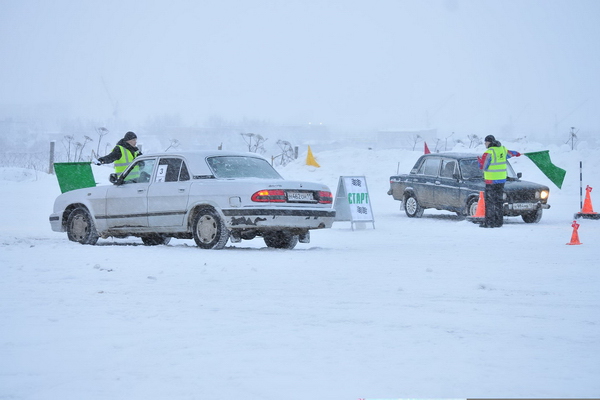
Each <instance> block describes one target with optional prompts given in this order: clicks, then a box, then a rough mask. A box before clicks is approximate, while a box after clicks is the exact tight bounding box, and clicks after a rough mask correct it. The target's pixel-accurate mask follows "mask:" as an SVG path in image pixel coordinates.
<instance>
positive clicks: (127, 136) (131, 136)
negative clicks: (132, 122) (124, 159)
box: [123, 131, 137, 142]
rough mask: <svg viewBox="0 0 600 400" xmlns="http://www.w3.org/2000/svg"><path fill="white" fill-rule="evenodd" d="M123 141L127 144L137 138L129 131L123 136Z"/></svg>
mask: <svg viewBox="0 0 600 400" xmlns="http://www.w3.org/2000/svg"><path fill="white" fill-rule="evenodd" d="M123 139H124V140H125V141H126V142H128V141H130V140H131V139H137V136H136V134H135V133H133V132H131V131H129V132H127V133H126V134H125V136H124V137H123Z"/></svg>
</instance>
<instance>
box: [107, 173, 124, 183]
mask: <svg viewBox="0 0 600 400" xmlns="http://www.w3.org/2000/svg"><path fill="white" fill-rule="evenodd" d="M108 180H109V181H110V183H112V184H113V185H120V184H121V183H123V182H121V180H120V179H119V174H117V173H114V172H113V173H112V174H110V175H109V176H108Z"/></svg>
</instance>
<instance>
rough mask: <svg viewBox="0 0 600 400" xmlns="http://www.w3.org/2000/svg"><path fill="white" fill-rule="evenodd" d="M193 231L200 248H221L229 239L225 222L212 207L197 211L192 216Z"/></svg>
mask: <svg viewBox="0 0 600 400" xmlns="http://www.w3.org/2000/svg"><path fill="white" fill-rule="evenodd" d="M193 231H194V241H195V242H196V244H197V245H198V247H200V248H202V249H215V250H219V249H222V248H223V247H225V245H226V244H227V240H228V239H229V231H228V230H227V227H226V226H225V222H224V221H223V220H222V219H221V217H220V216H219V214H218V213H217V212H216V211H215V210H214V209H212V208H202V209H200V211H198V213H197V214H196V216H195V217H194V223H193Z"/></svg>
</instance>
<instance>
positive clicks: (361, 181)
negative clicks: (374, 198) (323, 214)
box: [333, 176, 375, 230]
mask: <svg viewBox="0 0 600 400" xmlns="http://www.w3.org/2000/svg"><path fill="white" fill-rule="evenodd" d="M333 207H334V208H335V220H336V221H350V222H351V227H352V230H354V223H355V222H372V223H373V228H375V219H374V218H373V210H372V209H371V200H370V198H369V189H368V188H367V179H366V178H365V177H364V176H340V179H339V182H338V189H337V193H336V195H335V202H334V204H333Z"/></svg>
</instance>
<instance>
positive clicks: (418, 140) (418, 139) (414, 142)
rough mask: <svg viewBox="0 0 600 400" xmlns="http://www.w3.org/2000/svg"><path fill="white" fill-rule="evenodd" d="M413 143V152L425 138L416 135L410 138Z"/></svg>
mask: <svg viewBox="0 0 600 400" xmlns="http://www.w3.org/2000/svg"><path fill="white" fill-rule="evenodd" d="M410 139H411V141H412V142H413V148H412V149H413V150H414V149H415V147H417V143H419V142H420V141H422V140H423V138H422V137H421V135H418V134H414V135H412V136H411V137H410Z"/></svg>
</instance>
